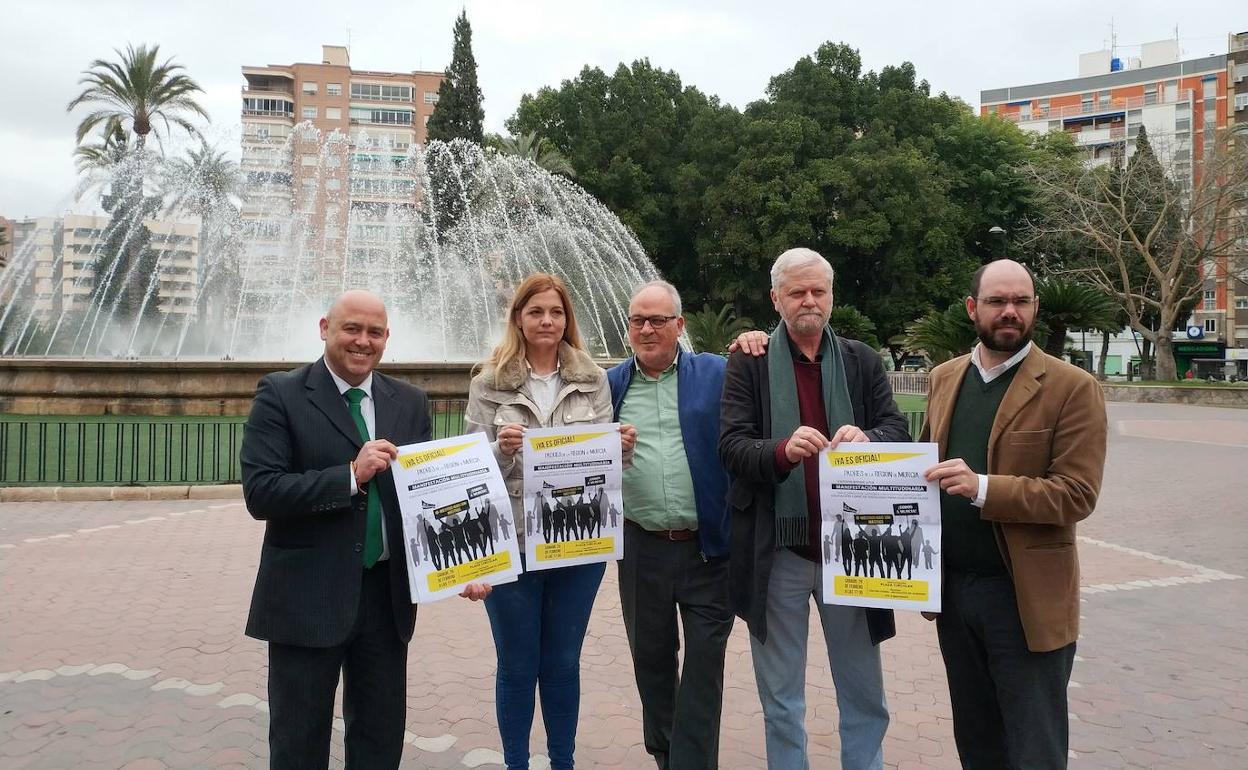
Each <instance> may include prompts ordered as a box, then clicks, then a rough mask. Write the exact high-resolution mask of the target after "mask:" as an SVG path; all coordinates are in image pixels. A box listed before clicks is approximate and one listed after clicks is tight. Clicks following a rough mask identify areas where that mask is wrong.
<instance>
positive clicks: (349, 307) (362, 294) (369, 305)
mask: <svg viewBox="0 0 1248 770" xmlns="http://www.w3.org/2000/svg"><path fill="white" fill-rule="evenodd" d="M354 312H366V313H380V314H381V317H382V318H383V319H385V317H386V303H384V302H382V301H381V297H378V296H377V295H376V294H373V293H372V292H371V291H365V290H364V289H350V290H348V291H344V292H343V293H342V294H339V295H338V296H337V297H336V298H335V299H334V301H333V302H332V303H331V304H330V306H329V310H327V311H325V317H326V318H329V319H331V320H332V319H333V318H334V317H336V316H339V315H342V314H343V313H347V314H350V313H354ZM383 325H385V324H384V323H383Z"/></svg>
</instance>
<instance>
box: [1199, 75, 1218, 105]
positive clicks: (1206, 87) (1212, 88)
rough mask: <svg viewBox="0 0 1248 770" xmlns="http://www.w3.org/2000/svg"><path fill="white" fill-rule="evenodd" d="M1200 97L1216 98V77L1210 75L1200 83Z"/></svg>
mask: <svg viewBox="0 0 1248 770" xmlns="http://www.w3.org/2000/svg"><path fill="white" fill-rule="evenodd" d="M1200 88H1201V96H1203V97H1204V98H1206V99H1216V98H1218V76H1217V75H1212V76H1210V77H1207V78H1205V79H1204V80H1202V81H1201V82H1200Z"/></svg>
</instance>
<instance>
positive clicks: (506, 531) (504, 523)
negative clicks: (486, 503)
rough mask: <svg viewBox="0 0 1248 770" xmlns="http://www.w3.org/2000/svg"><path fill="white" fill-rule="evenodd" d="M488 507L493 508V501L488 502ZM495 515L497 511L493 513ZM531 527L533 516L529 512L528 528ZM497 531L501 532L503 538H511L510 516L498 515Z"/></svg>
mask: <svg viewBox="0 0 1248 770" xmlns="http://www.w3.org/2000/svg"><path fill="white" fill-rule="evenodd" d="M490 509H491V510H494V505H493V503H491V504H490ZM495 515H497V512H496V513H495ZM532 528H533V516H532V514H531V513H530V514H529V529H532ZM498 531H499V532H501V533H502V535H503V540H510V539H511V516H499V517H498ZM530 534H531V533H530Z"/></svg>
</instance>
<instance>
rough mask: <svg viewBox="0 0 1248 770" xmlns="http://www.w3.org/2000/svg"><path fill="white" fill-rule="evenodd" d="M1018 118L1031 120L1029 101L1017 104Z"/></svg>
mask: <svg viewBox="0 0 1248 770" xmlns="http://www.w3.org/2000/svg"><path fill="white" fill-rule="evenodd" d="M1018 119H1019V120H1031V102H1024V103H1023V104H1020V105H1019V106H1018Z"/></svg>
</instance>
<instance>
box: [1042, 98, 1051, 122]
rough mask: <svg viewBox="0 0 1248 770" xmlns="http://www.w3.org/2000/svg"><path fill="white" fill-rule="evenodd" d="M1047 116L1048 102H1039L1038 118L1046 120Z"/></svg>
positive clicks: (1044, 100) (1045, 100) (1043, 100)
mask: <svg viewBox="0 0 1248 770" xmlns="http://www.w3.org/2000/svg"><path fill="white" fill-rule="evenodd" d="M1048 116H1049V100H1048V99H1041V100H1040V117H1042V118H1047V117H1048Z"/></svg>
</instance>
